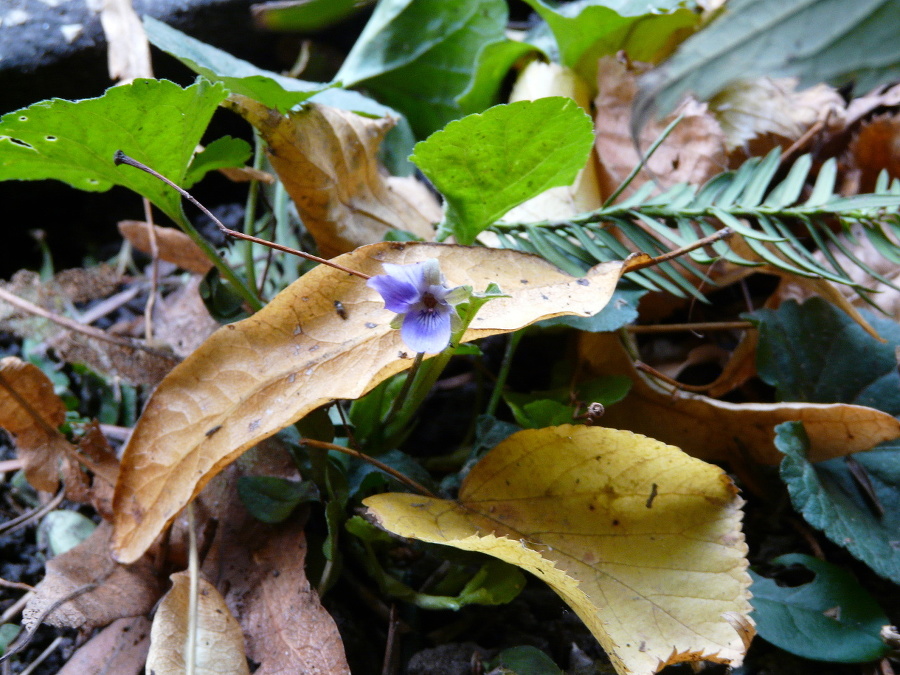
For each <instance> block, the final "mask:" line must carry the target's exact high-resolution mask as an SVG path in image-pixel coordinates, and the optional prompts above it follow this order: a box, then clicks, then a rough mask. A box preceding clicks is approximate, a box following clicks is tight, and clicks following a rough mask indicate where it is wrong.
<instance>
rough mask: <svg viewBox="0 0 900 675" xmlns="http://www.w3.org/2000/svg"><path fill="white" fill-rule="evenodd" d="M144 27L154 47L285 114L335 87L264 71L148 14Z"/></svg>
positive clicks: (198, 71) (206, 76)
mask: <svg viewBox="0 0 900 675" xmlns="http://www.w3.org/2000/svg"><path fill="white" fill-rule="evenodd" d="M144 29H145V30H146V31H147V37H148V39H149V40H150V42H151V43H153V45H154V46H156V47H159V48H160V49H162V50H163V51H164V52H167V53H168V54H171V55H172V56H174V57H175V58H176V59H178V60H179V61H181V62H182V63H183V64H184V65H186V66H187V67H188V68H190V69H191V70H193V71H194V72H195V73H197V74H198V75H202V76H203V77H205V78H206V79H207V80H209V81H210V82H221V83H222V84H224V85H225V87H226V88H227V89H228V91H230V92H231V93H233V94H241V95H242V96H247V97H249V98H252V99H253V100H254V101H259V102H260V103H262V104H263V105H265V106H268V107H269V108H275V109H276V110H278V111H279V112H281V113H285V112H287V111H288V110H290V109H291V108H293V107H294V106H295V105H297V104H298V103H303V102H304V101H306V100H307V99H309V98H310V97H311V96H313V95H314V94H317V93H319V92H320V91H324V90H325V89H327V88H328V87H330V86H331V85H328V84H322V83H319V82H305V81H303V80H297V79H295V78H292V77H285V76H283V75H278V74H277V73H272V72H269V71H266V70H262V69H260V68H257V67H256V66H254V65H253V64H251V63H248V62H247V61H244V60H243V59H239V58H237V57H234V56H232V55H231V54H229V53H228V52H224V51H222V50H221V49H216V48H215V47H213V46H211V45H208V44H206V43H204V42H200V40H195V39H194V38H192V37H190V36H189V35H185V34H184V33H182V32H181V31H180V30H176V29H175V28H172V27H171V26H168V25H166V24H164V23H163V22H162V21H157V20H156V19H154V18H153V17H151V16H148V15H145V16H144Z"/></svg>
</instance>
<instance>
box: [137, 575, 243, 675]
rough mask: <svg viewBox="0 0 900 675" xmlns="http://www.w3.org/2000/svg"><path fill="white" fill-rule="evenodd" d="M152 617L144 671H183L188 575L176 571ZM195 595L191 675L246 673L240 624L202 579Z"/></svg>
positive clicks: (175, 674)
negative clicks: (194, 648) (192, 666)
mask: <svg viewBox="0 0 900 675" xmlns="http://www.w3.org/2000/svg"><path fill="white" fill-rule="evenodd" d="M171 579H172V588H171V589H170V590H169V592H168V593H166V595H165V597H164V598H163V599H162V602H161V603H159V607H158V608H157V610H156V616H155V617H153V627H152V628H151V630H150V653H149V654H148V656H147V672H148V673H153V675H182V674H183V673H184V672H185V663H186V658H185V643H186V639H187V633H188V624H189V620H188V617H189V612H188V600H189V597H190V576H189V575H188V573H187V572H176V573H175V574H173V575H172V576H171ZM198 581H199V587H200V588H199V592H198V595H197V643H196V661H195V662H194V671H193V672H194V673H195V675H244V674H245V673H246V675H250V668H249V667H248V666H247V658H246V657H245V656H244V637H243V635H242V634H241V627H240V625H239V624H238V622H237V619H235V618H234V617H233V616H232V615H231V612H230V611H229V610H228V607H227V605H226V604H225V601H224V600H223V599H222V596H221V595H219V592H218V591H217V590H216V588H215V586H213V585H212V584H211V583H209V582H208V581H206V580H205V579H203V578H202V577H201V578H200V579H199V580H198Z"/></svg>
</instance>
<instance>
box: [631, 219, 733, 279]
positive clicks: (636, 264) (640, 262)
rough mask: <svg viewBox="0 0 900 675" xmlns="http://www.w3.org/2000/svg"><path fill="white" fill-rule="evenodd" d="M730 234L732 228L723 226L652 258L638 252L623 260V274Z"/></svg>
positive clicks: (656, 263)
mask: <svg viewBox="0 0 900 675" xmlns="http://www.w3.org/2000/svg"><path fill="white" fill-rule="evenodd" d="M732 234H734V230H732V229H731V228H730V227H723V228H722V229H721V230H716V231H715V232H713V233H712V234H711V235H709V236H707V237H703V239H698V240H697V241H695V242H694V243H693V244H690V245H689V246H684V247H682V248H678V249H675V250H674V251H669V252H668V253H664V254H663V255H660V256H656V257H655V258H652V257H650V256H649V255H646V254H640V255H639V256H637V257H636V258H635V259H634V261H633V262H631V263H629V262H627V261H626V262H625V269H624V270H623V274H625V273H628V272H636V271H637V270H642V269H644V268H645V267H653V266H655V265H659V264H660V263H664V262H666V261H667V260H671V259H672V258H677V257H679V256H682V255H684V254H685V253H690V252H691V251H695V250H697V249H698V248H703V247H704V246H709V245H710V244H714V243H715V242H717V241H719V240H720V239H727V238H728V237H730V236H731V235H732ZM645 256H646V257H645Z"/></svg>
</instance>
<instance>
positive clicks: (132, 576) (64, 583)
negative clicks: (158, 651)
mask: <svg viewBox="0 0 900 675" xmlns="http://www.w3.org/2000/svg"><path fill="white" fill-rule="evenodd" d="M111 536H112V526H111V525H109V524H108V523H106V522H103V523H100V525H98V526H97V529H96V530H94V532H93V533H92V534H91V536H90V537H88V538H87V539H85V540H84V541H83V542H81V543H80V544H79V545H78V546H76V547H75V548H73V549H70V550H68V551H66V552H65V553H63V554H61V555H58V556H56V557H55V558H52V559H50V560H48V561H47V575H46V576H45V577H44V579H43V580H42V581H41V582H40V583H39V584H38V585H37V588H36V589H35V595H34V596H33V597H32V598H31V599H30V600H29V601H28V604H27V605H26V607H25V609H24V610H23V612H22V618H23V620H24V621H23V623H24V624H25V625H26V626H27V627H28V628H29V630H31V629H33V628H34V626H35V624H36V623H37V621H38V620H39V619H40V618H41V615H42V614H43V613H44V611H46V610H47V609H49V608H50V607H51V606H52V605H54V604H55V603H56V602H58V601H59V600H61V599H64V598H69V597H71V596H72V594H73V593H74V592H75V591H78V590H79V589H83V588H84V587H85V586H89V585H94V586H95V587H94V588H90V589H89V590H87V591H86V592H83V593H80V594H79V595H77V596H76V597H72V599H71V600H69V601H68V602H65V603H63V604H62V605H60V606H59V607H58V608H56V609H54V610H53V611H52V612H51V613H50V614H49V615H48V616H47V617H45V618H44V619H43V623H46V624H50V625H51V626H60V627H66V628H82V629H84V630H90V629H92V628H96V627H97V626H106V625H107V624H109V623H111V622H113V621H115V620H116V619H121V618H125V617H132V616H141V615H144V614H147V613H149V612H150V610H151V609H153V606H154V605H155V604H156V601H157V599H158V598H159V596H160V593H161V588H160V583H159V580H158V579H157V575H156V571H155V570H154V569H153V566H152V564H151V563H150V562H149V561H148V560H146V559H144V560H141V561H139V562H137V563H135V564H133V565H120V564H118V563H116V562H115V561H114V560H112V558H110V556H109V548H110V537H111Z"/></svg>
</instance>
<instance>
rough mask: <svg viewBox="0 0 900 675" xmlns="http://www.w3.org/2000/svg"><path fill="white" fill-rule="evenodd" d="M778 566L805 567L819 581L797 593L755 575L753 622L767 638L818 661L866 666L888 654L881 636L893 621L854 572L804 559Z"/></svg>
mask: <svg viewBox="0 0 900 675" xmlns="http://www.w3.org/2000/svg"><path fill="white" fill-rule="evenodd" d="M772 563H773V564H775V565H788V566H791V565H801V566H803V567H806V568H807V569H808V570H810V571H811V572H813V573H814V574H815V577H814V578H813V580H812V581H810V582H809V583H805V584H801V585H799V586H793V587H791V586H779V585H778V583H777V582H776V581H775V580H774V579H767V578H765V577H761V576H759V575H758V574H755V573H754V572H750V576H751V577H753V586H752V587H751V589H750V590H751V592H752V593H753V598H752V599H751V602H752V603H753V614H752V615H751V616H752V617H753V618H754V619H755V620H756V627H757V630H758V632H759V636H760V637H761V638H763V639H764V640H767V641H768V642H771V643H772V644H773V645H776V646H778V647H781V648H782V649H784V650H785V651H787V652H790V653H791V654H796V655H797V656H802V657H804V658H807V659H814V660H816V661H830V662H837V663H865V662H867V661H874V660H875V659H878V658H881V657H882V656H884V655H885V654H886V653H887V651H888V647H887V645H886V644H885V643H884V642H883V641H882V640H881V638H880V632H881V627H882V626H886V625H888V624H889V623H890V621H889V619H888V618H887V616H885V614H884V612H883V611H882V610H881V608H880V607H879V606H878V603H877V602H875V600H874V599H873V598H872V596H871V595H869V594H868V593H867V592H866V590H865V589H864V588H863V587H862V586H860V585H859V582H858V581H856V579H854V578H853V576H852V575H851V574H850V573H849V572H847V571H846V570H843V569H841V568H840V567H838V566H837V565H832V564H831V563H828V562H825V561H824V560H819V559H818V558H813V557H812V556H809V555H801V554H798V553H794V554H789V555H783V556H779V557H778V558H775V559H774V560H773V561H772Z"/></svg>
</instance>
